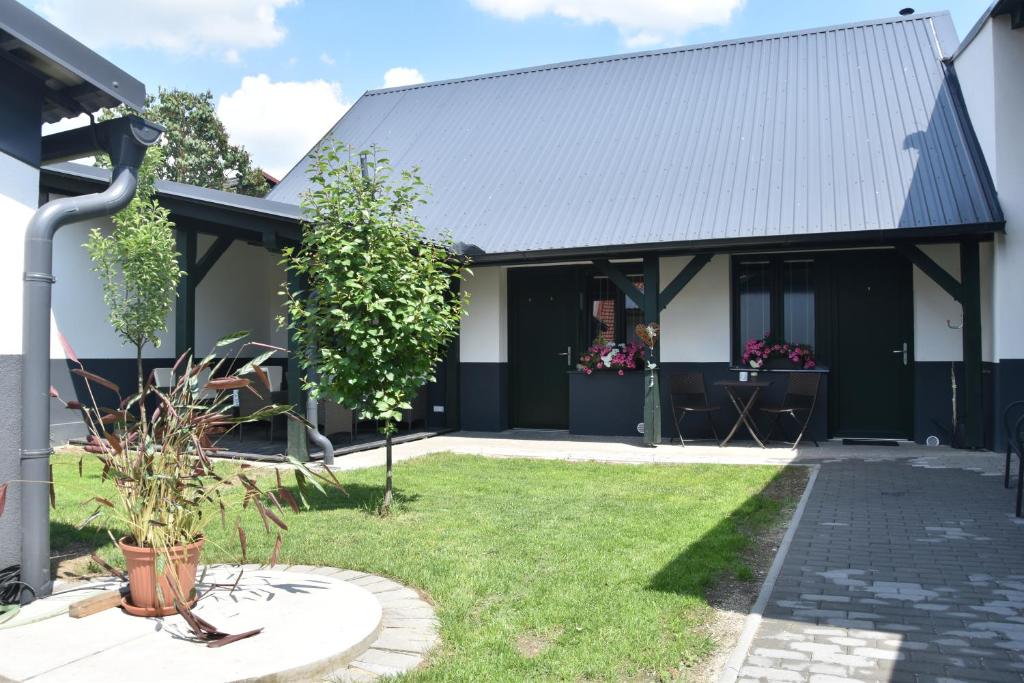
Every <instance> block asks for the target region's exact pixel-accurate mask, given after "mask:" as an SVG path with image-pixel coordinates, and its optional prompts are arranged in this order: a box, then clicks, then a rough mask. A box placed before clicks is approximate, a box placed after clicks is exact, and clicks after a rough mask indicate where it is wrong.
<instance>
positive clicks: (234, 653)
mask: <svg viewBox="0 0 1024 683" xmlns="http://www.w3.org/2000/svg"><path fill="white" fill-rule="evenodd" d="M239 569H241V570H242V578H241V581H240V582H239V584H238V587H237V588H236V589H235V590H234V591H233V592H229V591H228V590H226V589H222V588H218V589H215V590H213V591H211V592H210V593H209V594H208V595H206V596H205V597H204V598H203V599H202V600H200V603H199V605H198V606H197V607H196V610H195V611H196V613H197V614H198V615H199V616H201V617H203V618H204V619H205V620H206V621H208V622H210V623H212V624H213V625H214V626H216V627H217V628H218V629H220V630H222V631H225V632H227V633H240V632H243V631H247V630H250V629H254V628H263V632H262V633H260V634H259V635H257V636H254V637H252V638H249V639H245V640H241V641H238V642H235V643H231V644H229V645H227V646H224V647H221V648H208V647H206V646H205V645H203V644H202V643H198V642H195V640H194V638H193V637H192V634H191V633H190V631H189V629H188V627H187V626H186V625H185V623H184V620H183V619H181V617H178V616H174V617H167V618H164V619H143V618H137V617H130V616H127V615H125V614H123V613H122V612H121V611H120V610H116V609H114V610H107V611H105V612H101V613H99V614H96V615H93V616H90V617H86V618H84V619H72V618H70V617H68V616H67V615H66V611H67V607H68V605H69V604H70V603H71V602H74V601H75V600H78V599H80V598H82V597H85V596H87V595H88V594H89V592H90V591H93V592H94V591H95V590H96V589H106V588H109V587H111V586H113V585H116V583H115V582H114V581H113V580H108V581H104V582H100V583H98V584H95V585H93V586H89V587H74V588H70V589H67V590H65V591H64V592H60V593H58V595H55V596H54V597H53V598H47V599H46V600H40V601H37V602H36V603H33V605H34V607H32V608H31V609H27V610H25V611H24V612H23V613H21V614H19V618H18V621H17V622H13V621H12V622H9V623H8V624H6V625H5V626H6V628H4V629H2V630H0V652H3V653H5V656H3V657H0V681H4V682H5V683H6V682H7V681H18V682H20V681H40V682H55V681H75V682H76V683H79V682H88V681H104V682H106V681H109V680H111V672H114V671H116V672H119V673H118V674H117V677H118V678H120V679H121V680H146V681H180V680H190V681H218V682H220V681H242V680H245V681H271V680H273V681H280V680H288V681H321V680H328V679H331V680H350V679H351V680H373V679H374V678H377V677H378V676H380V675H383V674H394V673H400V672H402V671H405V670H407V669H409V668H412V667H415V666H418V665H419V664H420V663H421V662H422V661H423V659H424V658H425V657H426V655H427V653H428V652H429V651H430V650H431V649H432V648H433V647H435V646H436V644H437V643H438V642H439V637H438V632H437V621H436V619H435V618H434V611H433V607H432V606H431V605H430V603H429V602H428V601H426V600H425V599H423V598H422V597H419V594H418V593H416V592H415V591H413V590H411V589H409V588H407V587H405V586H401V585H400V584H397V583H395V582H393V581H391V580H389V579H386V578H384V577H373V578H374V579H376V581H374V582H372V583H371V585H368V586H367V587H365V588H364V587H361V586H357V585H355V584H354V583H351V582H350V581H347V580H345V579H344V578H343V577H346V576H351V575H352V574H353V573H354V572H351V571H349V570H343V569H335V568H332V567H317V568H305V567H296V568H288V569H283V568H275V569H271V568H267V567H259V566H256V565H244V566H243V567H241V568H239V567H232V566H225V565H218V566H215V567H212V568H209V569H208V571H207V574H206V577H205V583H204V587H209V585H211V584H220V585H230V584H233V583H234V582H235V579H236V578H237V577H238V574H239ZM295 569H299V570H303V569H305V570H307V571H295ZM309 569H313V571H308V570H309ZM358 574H359V576H360V577H361V578H364V579H365V578H368V577H371V576H373V575H367V574H363V573H361V572H359V573H358ZM375 590H379V591H381V592H384V593H385V594H387V593H389V592H390V593H393V592H395V591H398V590H400V591H402V592H403V594H404V596H405V599H404V600H403V601H401V604H397V603H395V602H394V601H388V600H387V598H385V599H384V601H383V602H382V601H381V600H379V599H378V598H377V597H376V593H375ZM387 602H390V604H388V605H387V606H385V603H387ZM385 617H387V619H385ZM413 618H416V619H417V621H416V622H410V621H409V620H411V619H413ZM396 620H397V622H398V623H402V624H403V625H402V626H401V627H393V626H388V625H386V624H385V621H387V622H388V623H392V622H395V621H396ZM409 623H415V626H410V625H408V624H409ZM6 653H17V656H7V654H6ZM364 660H365V661H364ZM357 663H358V664H359V665H358V666H357Z"/></svg>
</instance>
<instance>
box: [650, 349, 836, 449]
mask: <svg viewBox="0 0 1024 683" xmlns="http://www.w3.org/2000/svg"><path fill="white" fill-rule="evenodd" d="M729 367H730V364H729V363H662V364H661V395H662V400H661V425H662V430H661V431H662V436H663V437H664V438H665V439H666V440H668V439H673V440H675V441H676V442H678V440H679V437H677V436H676V428H675V425H674V424H673V422H672V420H673V417H672V403H671V401H670V393H671V387H672V375H674V374H682V373H685V372H695V371H699V372H702V373H704V385H705V388H706V389H707V392H708V401H709V403H710V404H711V405H712V406H719V409H718V410H717V411H715V412H714V413H712V420H713V422H714V425H715V429H716V430H717V431H718V435H719V436H720V437H722V438H724V437H725V435H726V434H727V433H728V432H729V430H730V429H732V426H733V425H734V424H735V423H736V418H737V414H736V409H735V408H733V406H732V403H731V402H730V401H729V395H728V394H727V393H726V392H725V389H723V388H722V387H716V386H715V382H717V381H719V380H735V379H738V378H739V373H737V372H734V371H732V370H730V369H729ZM787 377H788V374H787V373H786V372H784V371H771V372H762V373H760V374H759V377H758V378H759V379H762V380H767V381H769V382H771V386H770V387H767V388H766V389H762V390H761V394H760V396H759V397H758V401H757V406H761V407H767V406H776V405H780V404H781V403H782V400H783V399H784V398H785V394H786V382H787V381H788V380H787ZM754 419H755V420H756V422H757V424H758V426H759V428H760V429H761V431H762V432H764V431H765V430H766V429H767V428H768V425H769V419H768V416H767V415H764V414H760V413H758V412H757V410H756V408H755V410H754ZM779 425H780V426H779V428H778V429H777V430H776V432H775V435H774V438H775V439H776V440H778V439H786V440H792V439H793V438H795V436H796V434H795V433H794V432H795V428H796V423H795V422H793V421H792V420H791V419H789V418H784V419H783V420H782V421H780V423H779ZM683 438H684V439H687V440H689V439H712V438H714V435H713V434H712V432H711V428H710V427H709V426H708V421H707V419H706V418H704V417H702V416H690V417H687V418H685V420H684V421H683ZM827 438H828V373H821V387H820V388H819V390H818V401H817V404H816V405H815V407H814V414H813V415H812V416H811V423H810V425H809V426H808V428H807V433H806V434H805V435H804V440H805V441H806V440H808V439H816V440H818V441H823V440H825V439H827ZM733 440H734V441H736V440H738V441H752V439H751V438H750V436H749V434H748V433H747V430H746V428H745V427H742V426H741V427H740V428H739V429H738V430H737V431H736V435H735V436H734V437H733ZM730 443H731V442H730ZM807 443H810V441H807Z"/></svg>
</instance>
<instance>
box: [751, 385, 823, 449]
mask: <svg viewBox="0 0 1024 683" xmlns="http://www.w3.org/2000/svg"><path fill="white" fill-rule="evenodd" d="M820 386H821V375H820V374H819V373H817V372H791V373H789V382H788V383H787V385H786V396H785V398H783V399H782V405H779V406H772V407H766V408H760V409H759V410H760V411H761V412H762V413H765V414H767V415H771V416H772V423H771V427H770V428H769V429H768V432H767V435H766V437H765V442H768V441H770V440H771V438H772V434H774V433H775V429H776V428H777V427H778V426H779V421H780V420H781V419H782V418H783V416H786V415H788V416H789V417H791V418H792V419H793V421H794V422H795V423H796V425H797V428H798V429H799V431H798V432H797V435H796V439H794V440H793V441H792V443H790V442H789V441H783V442H782V443H785V444H789V445H790V447H791V448H793V449H794V450H795V449H796V447H797V446H799V445H800V440H801V439H803V438H804V434H805V433H806V432H807V426H808V425H809V424H810V423H811V415H813V414H814V406H815V405H816V404H817V402H818V388H819V387H820ZM801 416H802V417H801ZM811 441H813V442H814V445H815V446H820V444H819V443H818V441H817V439H815V438H814V437H811Z"/></svg>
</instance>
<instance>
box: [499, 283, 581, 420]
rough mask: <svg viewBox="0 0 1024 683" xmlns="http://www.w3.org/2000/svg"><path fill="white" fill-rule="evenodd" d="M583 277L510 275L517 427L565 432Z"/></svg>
mask: <svg viewBox="0 0 1024 683" xmlns="http://www.w3.org/2000/svg"><path fill="white" fill-rule="evenodd" d="M579 281H580V280H579V271H578V270H577V269H575V268H522V269H518V270H512V271H510V272H509V294H510V296H509V300H510V304H509V307H510V310H509V328H510V329H509V340H510V347H509V356H510V357H509V388H510V390H511V394H512V396H511V420H512V426H513V427H525V428H533V429H567V428H568V427H569V376H568V374H567V371H568V370H571V369H572V368H573V367H575V362H576V355H577V354H578V353H579V346H578V344H579V342H578V339H577V338H578V328H579V325H578V322H579V317H580V315H579V312H580V289H579Z"/></svg>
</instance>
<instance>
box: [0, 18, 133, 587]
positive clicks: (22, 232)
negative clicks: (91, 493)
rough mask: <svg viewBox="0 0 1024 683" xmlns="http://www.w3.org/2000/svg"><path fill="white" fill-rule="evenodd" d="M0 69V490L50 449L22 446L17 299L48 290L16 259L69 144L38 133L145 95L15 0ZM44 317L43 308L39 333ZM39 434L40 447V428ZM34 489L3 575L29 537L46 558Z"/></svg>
mask: <svg viewBox="0 0 1024 683" xmlns="http://www.w3.org/2000/svg"><path fill="white" fill-rule="evenodd" d="M0 64H2V68H0V216H2V218H3V227H4V234H5V238H6V239H7V240H8V242H7V244H6V245H5V249H3V252H2V253H3V256H2V257H0V258H2V259H3V268H0V287H2V288H3V292H4V296H2V297H0V314H2V316H3V320H4V326H3V330H2V331H0V425H2V427H3V428H2V429H0V482H6V481H10V480H17V479H22V478H26V479H33V480H36V481H39V480H43V481H45V480H46V479H48V476H47V469H46V467H45V462H46V458H47V457H48V449H46V448H36V447H31V446H26V445H25V444H23V443H22V429H21V426H22V422H23V406H24V405H25V403H26V401H25V400H24V397H23V396H22V387H23V385H25V384H26V383H25V382H23V378H22V371H23V368H24V366H25V364H26V353H27V352H28V351H30V349H29V348H23V338H22V334H23V329H22V324H21V321H22V312H23V311H22V290H23V288H26V289H27V287H28V285H26V284H24V283H27V282H29V281H32V282H44V283H45V282H46V280H47V277H48V276H46V274H43V273H38V272H26V264H25V262H24V261H23V258H22V256H23V254H24V253H25V252H26V247H25V241H26V240H25V237H26V231H27V228H28V226H29V222H30V220H31V219H32V217H33V214H34V213H35V211H36V208H37V207H38V205H39V167H40V165H41V164H42V163H44V161H45V159H46V155H47V154H60V153H61V148H63V149H65V150H66V149H67V143H68V140H69V139H68V138H67V137H63V138H62V139H61V140H60V141H57V142H58V144H57V145H54V144H53V142H54V141H53V140H49V141H44V140H43V137H42V132H41V124H42V123H44V122H54V121H58V120H60V119H62V118H65V117H70V116H76V115H78V114H79V113H82V112H95V111H98V110H99V109H101V108H104V107H114V106H117V105H120V104H126V105H128V106H129V107H135V108H139V107H141V105H142V103H143V101H144V100H145V96H146V90H145V86H144V85H143V84H142V83H140V82H139V81H138V80H136V79H135V78H133V77H132V76H130V75H129V74H127V73H125V72H124V71H122V70H121V69H119V68H118V67H116V66H115V65H113V64H111V63H110V62H108V61H107V60H105V59H103V58H102V57H100V56H99V55H97V54H96V53H94V52H92V51H91V50H89V49H88V48H86V47H85V46H84V45H82V44H81V43H79V42H77V41H75V40H74V39H73V38H71V37H70V36H68V35H67V34H65V33H63V32H62V31H59V30H57V29H56V28H55V27H53V26H52V25H50V24H48V23H47V22H45V21H43V20H42V19H40V18H39V17H38V16H37V15H35V14H33V13H32V12H30V11H29V10H27V9H25V8H24V7H23V6H21V5H20V4H18V3H17V2H14V1H13V0H0ZM108 129H109V128H108ZM44 148H45V149H44ZM132 192H134V184H132ZM83 208H84V207H83ZM29 270H31V269H29ZM45 311H46V308H45V303H44V308H43V316H44V317H43V318H42V320H43V322H44V323H45ZM43 360H45V359H43ZM44 367H45V365H44ZM40 379H43V381H44V382H45V379H44V378H41V377H36V380H37V382H38V381H39V380H40ZM26 386H31V385H26ZM31 399H32V401H31V402H33V403H35V405H36V406H38V405H39V404H40V402H42V403H41V405H42V406H43V408H44V410H45V406H46V402H47V401H48V400H49V399H48V398H47V396H46V387H45V384H44V385H43V386H42V387H41V390H40V391H39V392H38V393H36V394H33V395H32V396H31ZM42 426H43V427H44V429H43V431H42V442H43V443H42V445H43V446H45V445H47V444H46V436H47V435H46V431H45V423H43V425H42ZM29 461H31V462H30V463H29V464H28V466H27V469H26V463H28V462H29ZM38 463H43V467H42V468H39V467H35V465H37V464H38ZM33 467H35V470H34V471H39V470H40V469H41V472H42V476H41V477H39V476H28V477H25V476H23V474H24V473H25V472H26V471H33ZM35 486H36V490H34V491H33V493H34V494H36V495H35V497H34V502H33V503H31V504H30V503H29V501H28V498H29V497H30V496H29V495H28V494H27V489H23V487H20V486H14V487H12V488H11V492H10V494H9V499H8V501H7V505H6V510H5V513H4V516H3V518H0V567H6V566H8V565H10V564H12V563H15V562H17V561H18V558H19V557H20V556H21V550H22V536H23V533H24V534H25V536H26V537H27V536H29V535H31V539H30V540H31V542H33V543H38V544H40V547H46V551H48V536H47V533H46V532H47V527H46V524H47V521H48V520H47V519H46V505H47V503H46V501H47V491H46V488H47V487H46V485H45V483H44V484H35ZM23 494H24V495H23ZM23 498H25V500H24V501H23ZM39 503H41V508H42V510H41V512H42V517H41V519H40V518H39V516H38V515H37V516H36V519H35V522H41V525H42V526H41V527H38V526H33V524H30V523H29V520H28V518H27V516H25V517H23V514H22V513H23V508H24V507H26V506H28V507H31V506H32V505H35V510H36V512H38V511H39V510H38V508H39ZM40 529H41V531H40ZM36 531H40V533H38V534H37V533H34V532H36ZM41 560H42V564H41V565H40V564H39V563H37V566H35V567H33V568H32V569H33V570H35V572H36V573H41V574H46V575H48V572H49V567H48V552H47V554H43V555H42V556H41ZM43 565H46V566H45V567H44V566H43ZM35 579H36V574H35V573H34V574H33V577H32V578H26V581H33V583H34V584H35V585H37V586H40V587H43V586H44V584H45V583H46V580H40V581H39V582H36V580H35Z"/></svg>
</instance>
